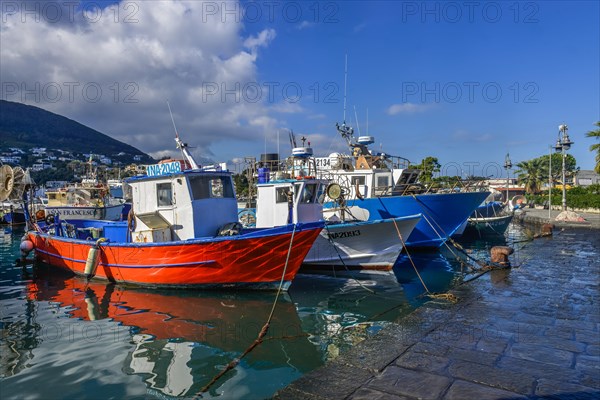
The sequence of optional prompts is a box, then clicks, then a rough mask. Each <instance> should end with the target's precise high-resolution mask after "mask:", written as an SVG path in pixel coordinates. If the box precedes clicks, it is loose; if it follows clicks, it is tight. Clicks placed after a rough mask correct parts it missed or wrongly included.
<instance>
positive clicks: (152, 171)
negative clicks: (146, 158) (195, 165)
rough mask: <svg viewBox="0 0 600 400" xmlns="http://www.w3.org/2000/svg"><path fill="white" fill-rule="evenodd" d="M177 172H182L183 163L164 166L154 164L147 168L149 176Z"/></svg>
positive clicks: (173, 162) (177, 162)
mask: <svg viewBox="0 0 600 400" xmlns="http://www.w3.org/2000/svg"><path fill="white" fill-rule="evenodd" d="M177 172H181V163H180V162H179V161H172V162H169V163H164V164H153V165H148V166H147V167H146V174H147V175H148V176H161V175H169V174H174V173H177Z"/></svg>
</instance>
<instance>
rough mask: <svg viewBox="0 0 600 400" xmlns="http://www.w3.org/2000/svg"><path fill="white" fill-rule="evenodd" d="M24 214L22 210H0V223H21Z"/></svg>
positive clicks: (23, 219)
mask: <svg viewBox="0 0 600 400" xmlns="http://www.w3.org/2000/svg"><path fill="white" fill-rule="evenodd" d="M24 223H25V214H24V213H23V211H5V212H0V225H23V224H24Z"/></svg>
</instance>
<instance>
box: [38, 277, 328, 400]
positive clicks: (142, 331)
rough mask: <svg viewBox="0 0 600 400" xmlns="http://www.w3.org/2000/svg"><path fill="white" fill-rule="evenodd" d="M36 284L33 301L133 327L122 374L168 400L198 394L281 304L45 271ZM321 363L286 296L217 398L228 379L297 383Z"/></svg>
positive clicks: (261, 296)
mask: <svg viewBox="0 0 600 400" xmlns="http://www.w3.org/2000/svg"><path fill="white" fill-rule="evenodd" d="M38 278H40V279H35V280H34V281H33V282H32V283H30V284H29V290H28V292H29V293H28V297H29V298H30V299H32V300H37V301H51V302H58V303H61V305H62V306H66V307H67V308H66V310H67V311H68V313H69V314H70V316H71V317H72V318H76V319H81V320H84V321H94V320H99V319H105V318H111V319H113V320H114V321H116V322H118V323H122V324H123V325H126V326H130V327H131V328H130V330H129V331H130V334H131V337H132V342H133V343H134V344H135V349H134V350H133V351H132V352H131V353H130V354H129V355H128V356H127V359H126V362H125V364H126V365H125V368H124V371H125V372H127V373H128V374H137V375H140V376H142V377H143V378H144V381H145V382H146V384H147V385H148V387H149V388H151V389H153V390H155V391H158V392H160V394H161V395H168V396H184V395H187V396H191V395H194V394H195V393H196V392H198V391H199V390H200V389H201V388H202V387H203V386H204V385H205V384H206V383H208V381H210V380H211V379H212V378H213V377H214V376H215V375H216V374H218V373H219V372H220V368H221V367H222V366H223V365H226V364H227V363H229V362H230V361H231V360H232V359H233V358H235V357H237V356H239V355H240V354H241V353H242V352H243V351H244V350H245V349H246V348H247V347H248V346H249V345H250V344H251V343H252V342H253V341H254V340H255V339H256V337H257V336H258V332H259V331H260V329H261V328H262V326H263V325H264V323H265V322H266V320H267V317H268V315H269V312H270V310H271V306H272V303H273V300H274V298H275V295H265V294H264V293H262V294H258V293H253V292H244V293H219V292H189V291H156V290H143V289H137V288H136V289H132V288H126V287H122V286H118V285H114V284H103V283H97V282H90V283H86V281H85V280H83V279H80V278H76V277H71V278H67V277H65V276H64V275H62V276H61V274H56V272H55V271H52V272H49V271H47V270H45V269H44V268H40V270H39V274H38ZM319 359H320V357H319V354H318V352H317V348H316V347H315V346H314V345H313V344H311V343H310V342H309V341H308V340H307V337H306V335H305V334H303V331H302V326H301V322H300V319H299V317H298V313H297V312H296V308H295V306H294V304H293V303H292V302H291V301H290V299H289V296H287V295H285V294H283V295H282V296H281V297H280V299H279V303H278V305H277V308H276V310H275V313H274V316H273V319H272V322H271V326H270V329H269V332H268V334H267V336H266V338H265V340H264V342H263V343H262V344H261V345H259V346H258V347H256V348H255V350H254V351H253V352H251V353H250V354H249V355H248V356H247V357H246V358H245V359H244V362H243V363H242V364H243V365H240V366H239V367H238V369H240V370H239V371H238V369H236V370H235V372H232V373H230V374H229V375H226V376H225V377H224V378H223V380H222V381H219V383H218V385H216V386H215V389H214V390H215V392H213V393H212V395H218V393H217V392H219V391H220V390H221V389H222V387H224V386H226V385H227V384H228V383H227V381H228V380H229V379H234V380H238V379H239V377H240V375H244V374H249V375H252V376H254V377H259V378H258V379H261V380H265V382H266V381H267V380H268V375H269V374H270V373H277V372H273V371H280V370H286V373H287V375H289V376H294V378H297V377H299V376H300V375H301V374H302V373H305V372H307V371H309V370H311V369H313V368H315V367H316V366H317V365H315V362H317V363H318V360H319ZM288 379H289V378H288ZM238 383H240V382H238ZM242 384H243V382H242ZM245 384H246V385H249V383H247V382H246V383H245ZM273 385H274V386H273ZM277 385H281V383H280V382H273V383H266V384H265V390H267V392H265V393H267V395H266V397H268V395H269V394H272V393H273V392H274V391H275V390H277V388H279V386H277ZM270 386H273V388H272V390H271V392H268V390H269V387H270Z"/></svg>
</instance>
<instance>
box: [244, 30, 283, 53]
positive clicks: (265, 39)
mask: <svg viewBox="0 0 600 400" xmlns="http://www.w3.org/2000/svg"><path fill="white" fill-rule="evenodd" d="M275 36H276V34H275V30H274V29H265V30H263V31H262V32H260V33H259V34H258V35H257V36H250V37H249V38H248V39H246V40H245V41H244V46H245V47H247V48H248V49H250V50H252V51H256V49H257V48H258V47H265V46H267V45H268V44H269V43H270V42H271V41H272V40H273V39H275Z"/></svg>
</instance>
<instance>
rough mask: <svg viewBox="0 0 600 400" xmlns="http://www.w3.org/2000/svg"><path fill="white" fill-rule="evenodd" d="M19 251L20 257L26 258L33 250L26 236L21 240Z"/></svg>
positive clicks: (31, 243)
mask: <svg viewBox="0 0 600 400" xmlns="http://www.w3.org/2000/svg"><path fill="white" fill-rule="evenodd" d="M19 249H21V257H22V258H26V257H27V256H28V255H29V253H31V250H33V242H32V241H31V240H29V237H28V236H27V235H25V236H23V238H22V239H21V244H20V245H19Z"/></svg>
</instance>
